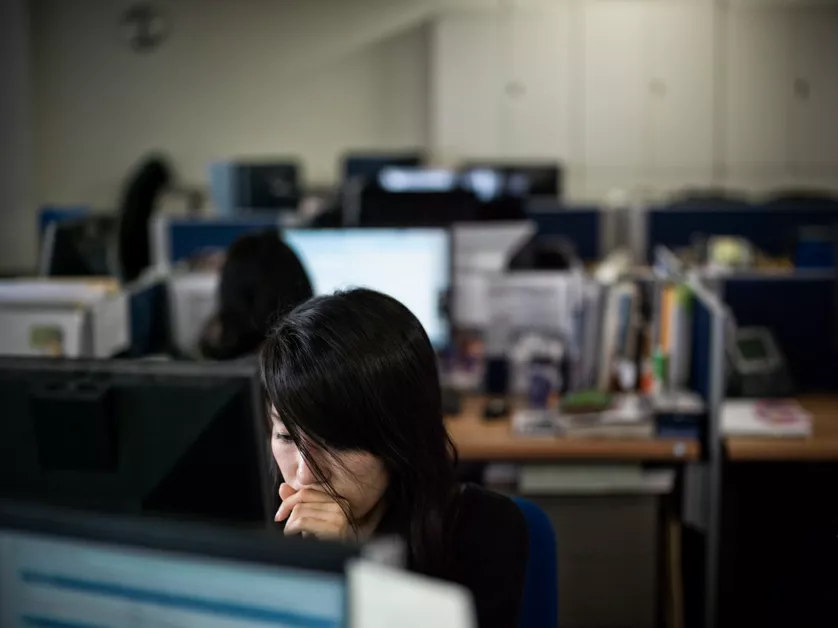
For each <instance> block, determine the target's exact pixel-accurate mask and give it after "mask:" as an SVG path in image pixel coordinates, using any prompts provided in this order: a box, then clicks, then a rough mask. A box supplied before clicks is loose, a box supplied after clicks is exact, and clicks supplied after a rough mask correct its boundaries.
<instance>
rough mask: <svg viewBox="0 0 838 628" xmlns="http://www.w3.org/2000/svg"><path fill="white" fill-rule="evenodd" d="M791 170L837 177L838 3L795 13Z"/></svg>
mask: <svg viewBox="0 0 838 628" xmlns="http://www.w3.org/2000/svg"><path fill="white" fill-rule="evenodd" d="M793 25H794V34H793V55H792V56H793V59H794V67H793V81H792V91H793V105H792V108H791V109H792V114H791V117H792V120H791V134H790V144H791V154H790V161H791V168H792V171H793V172H794V173H795V175H798V174H799V175H804V176H811V177H813V178H819V177H823V176H824V175H826V176H830V175H831V177H832V178H833V179H838V65H836V64H838V6H835V5H824V6H801V7H798V8H796V9H795V10H794V12H793Z"/></svg>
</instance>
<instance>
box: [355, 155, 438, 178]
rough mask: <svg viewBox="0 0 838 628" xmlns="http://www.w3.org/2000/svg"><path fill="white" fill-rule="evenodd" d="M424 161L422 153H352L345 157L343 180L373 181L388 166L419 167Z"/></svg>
mask: <svg viewBox="0 0 838 628" xmlns="http://www.w3.org/2000/svg"><path fill="white" fill-rule="evenodd" d="M423 161H424V157H423V156H422V155H421V154H420V153H409V152H406V153H389V154H388V153H350V154H348V155H346V156H345V157H344V159H343V181H344V183H345V182H347V181H350V180H352V179H358V178H361V179H364V180H366V181H371V180H374V179H375V178H376V177H377V176H378V174H379V173H380V172H381V171H382V170H384V169H386V168H391V167H396V168H418V167H420V166H421V165H422V162H423Z"/></svg>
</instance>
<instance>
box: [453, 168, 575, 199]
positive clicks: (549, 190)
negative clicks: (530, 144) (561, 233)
mask: <svg viewBox="0 0 838 628" xmlns="http://www.w3.org/2000/svg"><path fill="white" fill-rule="evenodd" d="M485 170H493V171H496V172H498V173H499V174H500V175H502V177H503V180H504V186H505V188H506V189H507V191H508V193H509V194H511V195H513V196H514V195H519V194H520V193H521V192H522V191H523V190H526V193H527V194H529V195H530V196H553V197H556V196H558V197H561V196H562V172H561V168H560V166H559V165H558V164H555V163H519V164H516V163H501V162H490V161H485V162H480V161H474V162H469V163H466V164H464V165H463V167H462V171H463V173H464V174H465V175H468V174H469V173H470V172H474V171H485Z"/></svg>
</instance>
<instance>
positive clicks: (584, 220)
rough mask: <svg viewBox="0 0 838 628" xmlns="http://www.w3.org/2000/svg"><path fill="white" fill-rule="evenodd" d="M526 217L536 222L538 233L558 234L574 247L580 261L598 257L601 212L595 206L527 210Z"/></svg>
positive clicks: (594, 259) (588, 260)
mask: <svg viewBox="0 0 838 628" xmlns="http://www.w3.org/2000/svg"><path fill="white" fill-rule="evenodd" d="M528 218H529V219H530V220H532V221H533V222H535V223H536V225H537V226H538V233H539V234H546V235H559V236H564V237H565V238H567V239H568V240H569V241H570V242H571V243H572V244H573V246H574V247H575V249H576V254H577V255H578V256H579V258H580V259H582V261H585V262H592V261H598V260H599V259H600V255H601V251H600V250H599V249H600V231H601V229H602V212H601V211H600V210H599V209H598V208H596V207H584V208H574V209H561V210H560V211H556V212H529V213H528Z"/></svg>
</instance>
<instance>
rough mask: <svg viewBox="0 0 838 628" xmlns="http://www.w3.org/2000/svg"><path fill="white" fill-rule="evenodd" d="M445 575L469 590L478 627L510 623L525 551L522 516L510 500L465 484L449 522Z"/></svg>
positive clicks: (505, 627) (514, 620) (506, 627)
mask: <svg viewBox="0 0 838 628" xmlns="http://www.w3.org/2000/svg"><path fill="white" fill-rule="evenodd" d="M452 549H453V552H454V556H453V561H452V567H451V573H449V574H446V576H447V579H448V580H451V581H452V582H456V583H458V584H462V585H464V586H466V587H467V588H468V589H470V590H471V593H472V595H473V596H474V605H475V609H476V611H477V625H478V626H479V627H480V628H514V627H515V626H517V625H518V617H519V616H520V614H521V599H522V597H523V593H524V576H525V574H526V568H527V559H528V557H529V535H528V534H527V522H526V520H525V519H524V515H523V514H522V513H521V510H520V509H519V508H518V506H516V505H515V503H514V502H512V500H510V499H509V498H507V497H504V496H502V495H499V494H497V493H493V492H491V491H488V490H486V489H484V488H480V487H478V486H475V485H472V484H467V485H465V486H464V487H463V491H462V493H461V495H460V504H459V512H458V513H457V519H456V522H455V528H454V544H453V548H452Z"/></svg>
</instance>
